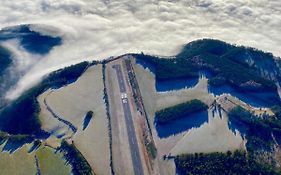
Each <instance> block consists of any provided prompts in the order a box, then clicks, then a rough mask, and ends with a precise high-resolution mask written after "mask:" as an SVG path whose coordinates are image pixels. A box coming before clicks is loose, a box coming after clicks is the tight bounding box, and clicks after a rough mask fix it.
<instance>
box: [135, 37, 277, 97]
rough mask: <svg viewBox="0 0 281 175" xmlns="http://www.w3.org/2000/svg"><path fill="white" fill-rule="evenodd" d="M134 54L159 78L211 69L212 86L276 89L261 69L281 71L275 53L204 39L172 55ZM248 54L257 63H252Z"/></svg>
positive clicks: (258, 89) (251, 89)
mask: <svg viewBox="0 0 281 175" xmlns="http://www.w3.org/2000/svg"><path fill="white" fill-rule="evenodd" d="M134 56H135V57H136V58H137V59H139V60H143V61H145V62H148V63H150V64H152V65H153V66H154V67H155V68H156V72H155V75H156V79H157V80H162V79H174V78H183V77H194V76H198V71H199V70H208V71H210V72H211V73H212V74H213V77H212V78H211V79H210V81H209V84H210V85H212V86H221V85H225V84H226V83H227V84H229V85H231V86H232V87H234V88H236V89H238V90H244V91H261V90H267V91H273V92H275V91H276V86H275V84H274V82H273V81H271V80H270V79H269V78H268V77H264V76H263V75H262V74H261V70H268V71H272V70H275V71H277V72H279V69H278V68H277V66H276V62H275V60H274V58H273V55H272V54H270V53H264V52H262V51H259V50H255V49H253V48H246V47H242V46H240V47H238V46H234V45H230V44H227V43H225V42H222V41H219V40H212V39H203V40H197V41H194V42H191V43H189V44H187V45H186V46H185V47H184V48H183V49H182V51H181V52H180V53H179V54H178V55H176V56H175V58H171V59H163V58H158V57H154V56H148V55H144V54H138V55H137V54H136V55H134ZM249 57H250V59H251V60H253V61H254V63H251V64H250V63H249V60H248V59H249ZM277 75H278V74H277ZM277 78H278V77H277ZM276 95H277V93H276Z"/></svg>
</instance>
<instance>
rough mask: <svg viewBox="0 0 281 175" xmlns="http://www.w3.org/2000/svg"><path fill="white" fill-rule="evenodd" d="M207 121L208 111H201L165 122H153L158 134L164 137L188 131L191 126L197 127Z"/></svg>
mask: <svg viewBox="0 0 281 175" xmlns="http://www.w3.org/2000/svg"><path fill="white" fill-rule="evenodd" d="M205 122H208V112H207V111H203V112H199V113H196V114H191V115H189V116H186V117H183V118H180V119H177V120H173V121H170V122H169V123H167V124H157V123H156V124H155V127H156V130H157V133H158V136H159V137H160V138H166V137H169V136H172V135H176V134H179V133H182V132H184V131H188V130H189V129H191V128H198V127H200V126H201V125H202V124H203V123H205Z"/></svg>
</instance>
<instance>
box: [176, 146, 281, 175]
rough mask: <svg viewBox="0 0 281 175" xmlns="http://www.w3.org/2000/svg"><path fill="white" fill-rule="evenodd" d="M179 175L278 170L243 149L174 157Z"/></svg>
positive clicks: (269, 174) (253, 174) (262, 174)
mask: <svg viewBox="0 0 281 175" xmlns="http://www.w3.org/2000/svg"><path fill="white" fill-rule="evenodd" d="M175 163H176V168H177V171H178V174H180V175H202V174H204V175H226V174H227V175H242V174H247V175H257V174H258V175H277V174H280V171H279V170H277V169H274V168H273V167H271V166H270V165H267V164H260V163H259V162H257V161H255V160H254V159H253V158H252V157H251V156H249V155H248V154H246V152H243V151H238V150H237V151H235V152H233V153H232V152H230V151H228V152H226V153H219V152H214V153H196V154H185V155H180V156H177V157H176V158H175Z"/></svg>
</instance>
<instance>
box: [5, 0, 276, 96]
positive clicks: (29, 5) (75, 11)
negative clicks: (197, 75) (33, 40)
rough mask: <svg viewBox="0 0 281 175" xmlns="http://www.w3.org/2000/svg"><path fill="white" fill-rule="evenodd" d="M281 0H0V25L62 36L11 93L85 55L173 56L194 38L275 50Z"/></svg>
mask: <svg viewBox="0 0 281 175" xmlns="http://www.w3.org/2000/svg"><path fill="white" fill-rule="evenodd" d="M280 9H281V1H280V0H251V1H249V0H248V1H247V0H174V1H171V0H162V1H157V0H134V1H130V0H116V1H111V0H95V1H94V0H92V1H90V0H21V1H17V0H1V7H0V27H7V26H12V25H18V24H29V23H32V24H44V25H48V26H51V27H46V26H44V27H40V26H36V27H34V28H33V29H34V30H38V31H41V32H43V33H44V34H53V35H60V36H63V38H64V42H63V45H62V46H60V47H57V48H55V49H54V50H52V51H51V53H50V54H49V55H47V56H45V57H44V58H43V59H40V60H41V61H39V62H36V63H32V65H33V66H32V69H30V70H29V71H28V72H27V73H26V75H25V76H23V78H22V79H21V81H20V82H19V83H18V85H17V86H16V87H15V89H13V90H11V91H10V92H9V93H8V96H9V97H15V96H17V95H18V94H20V93H21V92H22V91H23V90H25V89H26V88H28V87H29V86H30V85H31V84H32V83H30V81H29V80H30V79H31V77H32V80H33V81H34V82H37V81H38V80H39V79H40V77H42V75H43V74H46V73H48V72H50V71H53V70H56V69H58V68H60V67H63V66H66V65H68V64H71V63H77V62H80V61H82V60H84V59H102V58H106V57H108V56H111V55H119V54H123V53H126V52H141V51H143V52H145V53H150V54H157V55H174V54H176V53H177V52H178V51H179V49H180V48H181V46H182V45H183V44H185V43H188V42H190V41H192V40H194V39H199V38H204V37H209V38H217V39H221V40H224V41H227V42H230V43H235V44H241V45H246V46H252V47H256V48H259V49H262V50H265V51H269V52H273V53H274V54H275V55H277V56H280V55H281V51H280V44H281V37H280V35H281V30H280V28H281V12H280Z"/></svg>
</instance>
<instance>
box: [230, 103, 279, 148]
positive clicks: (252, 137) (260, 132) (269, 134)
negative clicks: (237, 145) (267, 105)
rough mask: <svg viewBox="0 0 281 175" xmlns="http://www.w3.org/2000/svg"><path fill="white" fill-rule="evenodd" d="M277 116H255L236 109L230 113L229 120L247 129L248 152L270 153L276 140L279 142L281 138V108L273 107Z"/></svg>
mask: <svg viewBox="0 0 281 175" xmlns="http://www.w3.org/2000/svg"><path fill="white" fill-rule="evenodd" d="M273 111H274V112H275V114H276V115H275V116H272V117H269V116H267V115H264V116H260V117H259V116H255V115H253V114H252V113H250V112H249V111H246V110H245V109H243V108H242V107H239V106H238V107H236V108H234V109H232V110H231V111H230V113H229V120H230V121H231V122H236V123H238V124H239V125H240V126H242V127H244V128H245V129H246V133H245V134H246V139H247V144H246V146H247V150H248V151H249V152H250V153H254V152H258V151H270V150H271V149H272V144H273V143H274V139H273V137H274V138H275V139H277V141H279V138H280V136H281V117H280V115H281V113H280V111H281V110H280V107H278V106H275V107H273Z"/></svg>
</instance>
